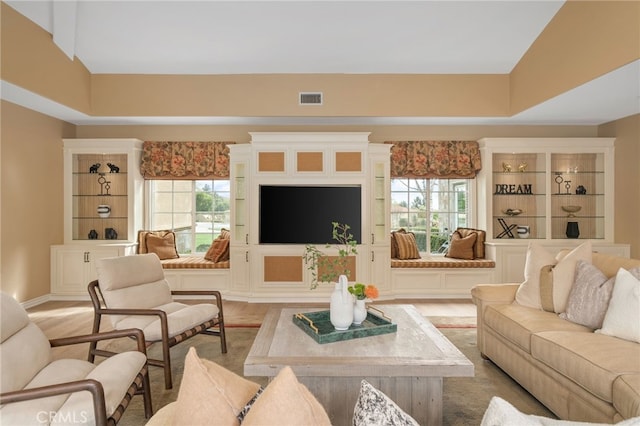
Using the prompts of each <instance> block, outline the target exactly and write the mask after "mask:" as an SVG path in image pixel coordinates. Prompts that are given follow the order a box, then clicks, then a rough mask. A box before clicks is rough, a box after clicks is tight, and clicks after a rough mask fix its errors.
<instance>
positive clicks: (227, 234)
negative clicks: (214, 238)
mask: <svg viewBox="0 0 640 426" xmlns="http://www.w3.org/2000/svg"><path fill="white" fill-rule="evenodd" d="M218 238H223V239H225V240H228V239H230V238H231V231H229V230H228V229H225V228H222V229H220V236H219V237H218Z"/></svg>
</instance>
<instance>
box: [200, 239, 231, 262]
mask: <svg viewBox="0 0 640 426" xmlns="http://www.w3.org/2000/svg"><path fill="white" fill-rule="evenodd" d="M204 258H205V259H207V260H210V261H212V262H222V261H225V260H229V239H228V238H216V239H215V240H213V242H212V243H211V247H209V250H207V253H206V254H205V255H204Z"/></svg>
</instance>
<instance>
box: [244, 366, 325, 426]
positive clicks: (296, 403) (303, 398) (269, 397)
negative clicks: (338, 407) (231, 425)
mask: <svg viewBox="0 0 640 426" xmlns="http://www.w3.org/2000/svg"><path fill="white" fill-rule="evenodd" d="M242 424H243V425H245V426H250V425H279V426H299V425H314V426H323V425H324V426H330V425H331V421H330V420H329V416H328V415H327V413H326V411H325V410H324V408H323V407H322V404H320V402H318V400H317V399H316V398H315V396H313V394H312V393H311V392H310V391H309V389H307V387H306V386H305V385H304V384H302V383H300V382H299V381H298V379H297V377H296V376H295V374H294V373H293V370H292V369H291V367H284V368H283V369H282V370H280V372H279V373H278V374H277V375H276V377H275V378H274V379H273V380H272V381H271V382H270V383H269V385H268V386H267V387H266V388H265V390H264V392H262V395H260V396H259V397H258V399H257V400H256V402H255V403H254V404H253V407H251V409H250V410H249V413H248V414H247V415H246V417H245V418H244V422H243V423H242Z"/></svg>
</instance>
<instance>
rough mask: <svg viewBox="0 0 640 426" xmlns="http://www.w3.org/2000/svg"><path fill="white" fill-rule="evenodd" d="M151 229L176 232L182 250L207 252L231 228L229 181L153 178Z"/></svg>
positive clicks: (183, 251) (150, 208)
mask: <svg viewBox="0 0 640 426" xmlns="http://www.w3.org/2000/svg"><path fill="white" fill-rule="evenodd" d="M148 182H149V194H150V196H149V229H152V230H161V229H171V230H173V231H174V232H175V233H176V246H177V248H178V253H180V254H181V255H183V254H184V255H187V254H204V253H206V251H207V250H208V249H209V246H210V245H211V242H212V241H213V240H214V239H215V238H216V237H217V236H218V235H220V230H221V229H222V228H225V229H229V228H230V217H231V216H230V212H229V208H230V189H229V180H228V179H220V180H193V181H191V180H150V181H148Z"/></svg>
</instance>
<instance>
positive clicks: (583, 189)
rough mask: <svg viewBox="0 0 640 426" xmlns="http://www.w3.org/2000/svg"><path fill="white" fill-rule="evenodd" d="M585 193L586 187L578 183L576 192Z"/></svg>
mask: <svg viewBox="0 0 640 426" xmlns="http://www.w3.org/2000/svg"><path fill="white" fill-rule="evenodd" d="M586 193H587V188H585V187H584V186H582V185H578V187H577V188H576V194H578V195H585V194H586Z"/></svg>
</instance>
